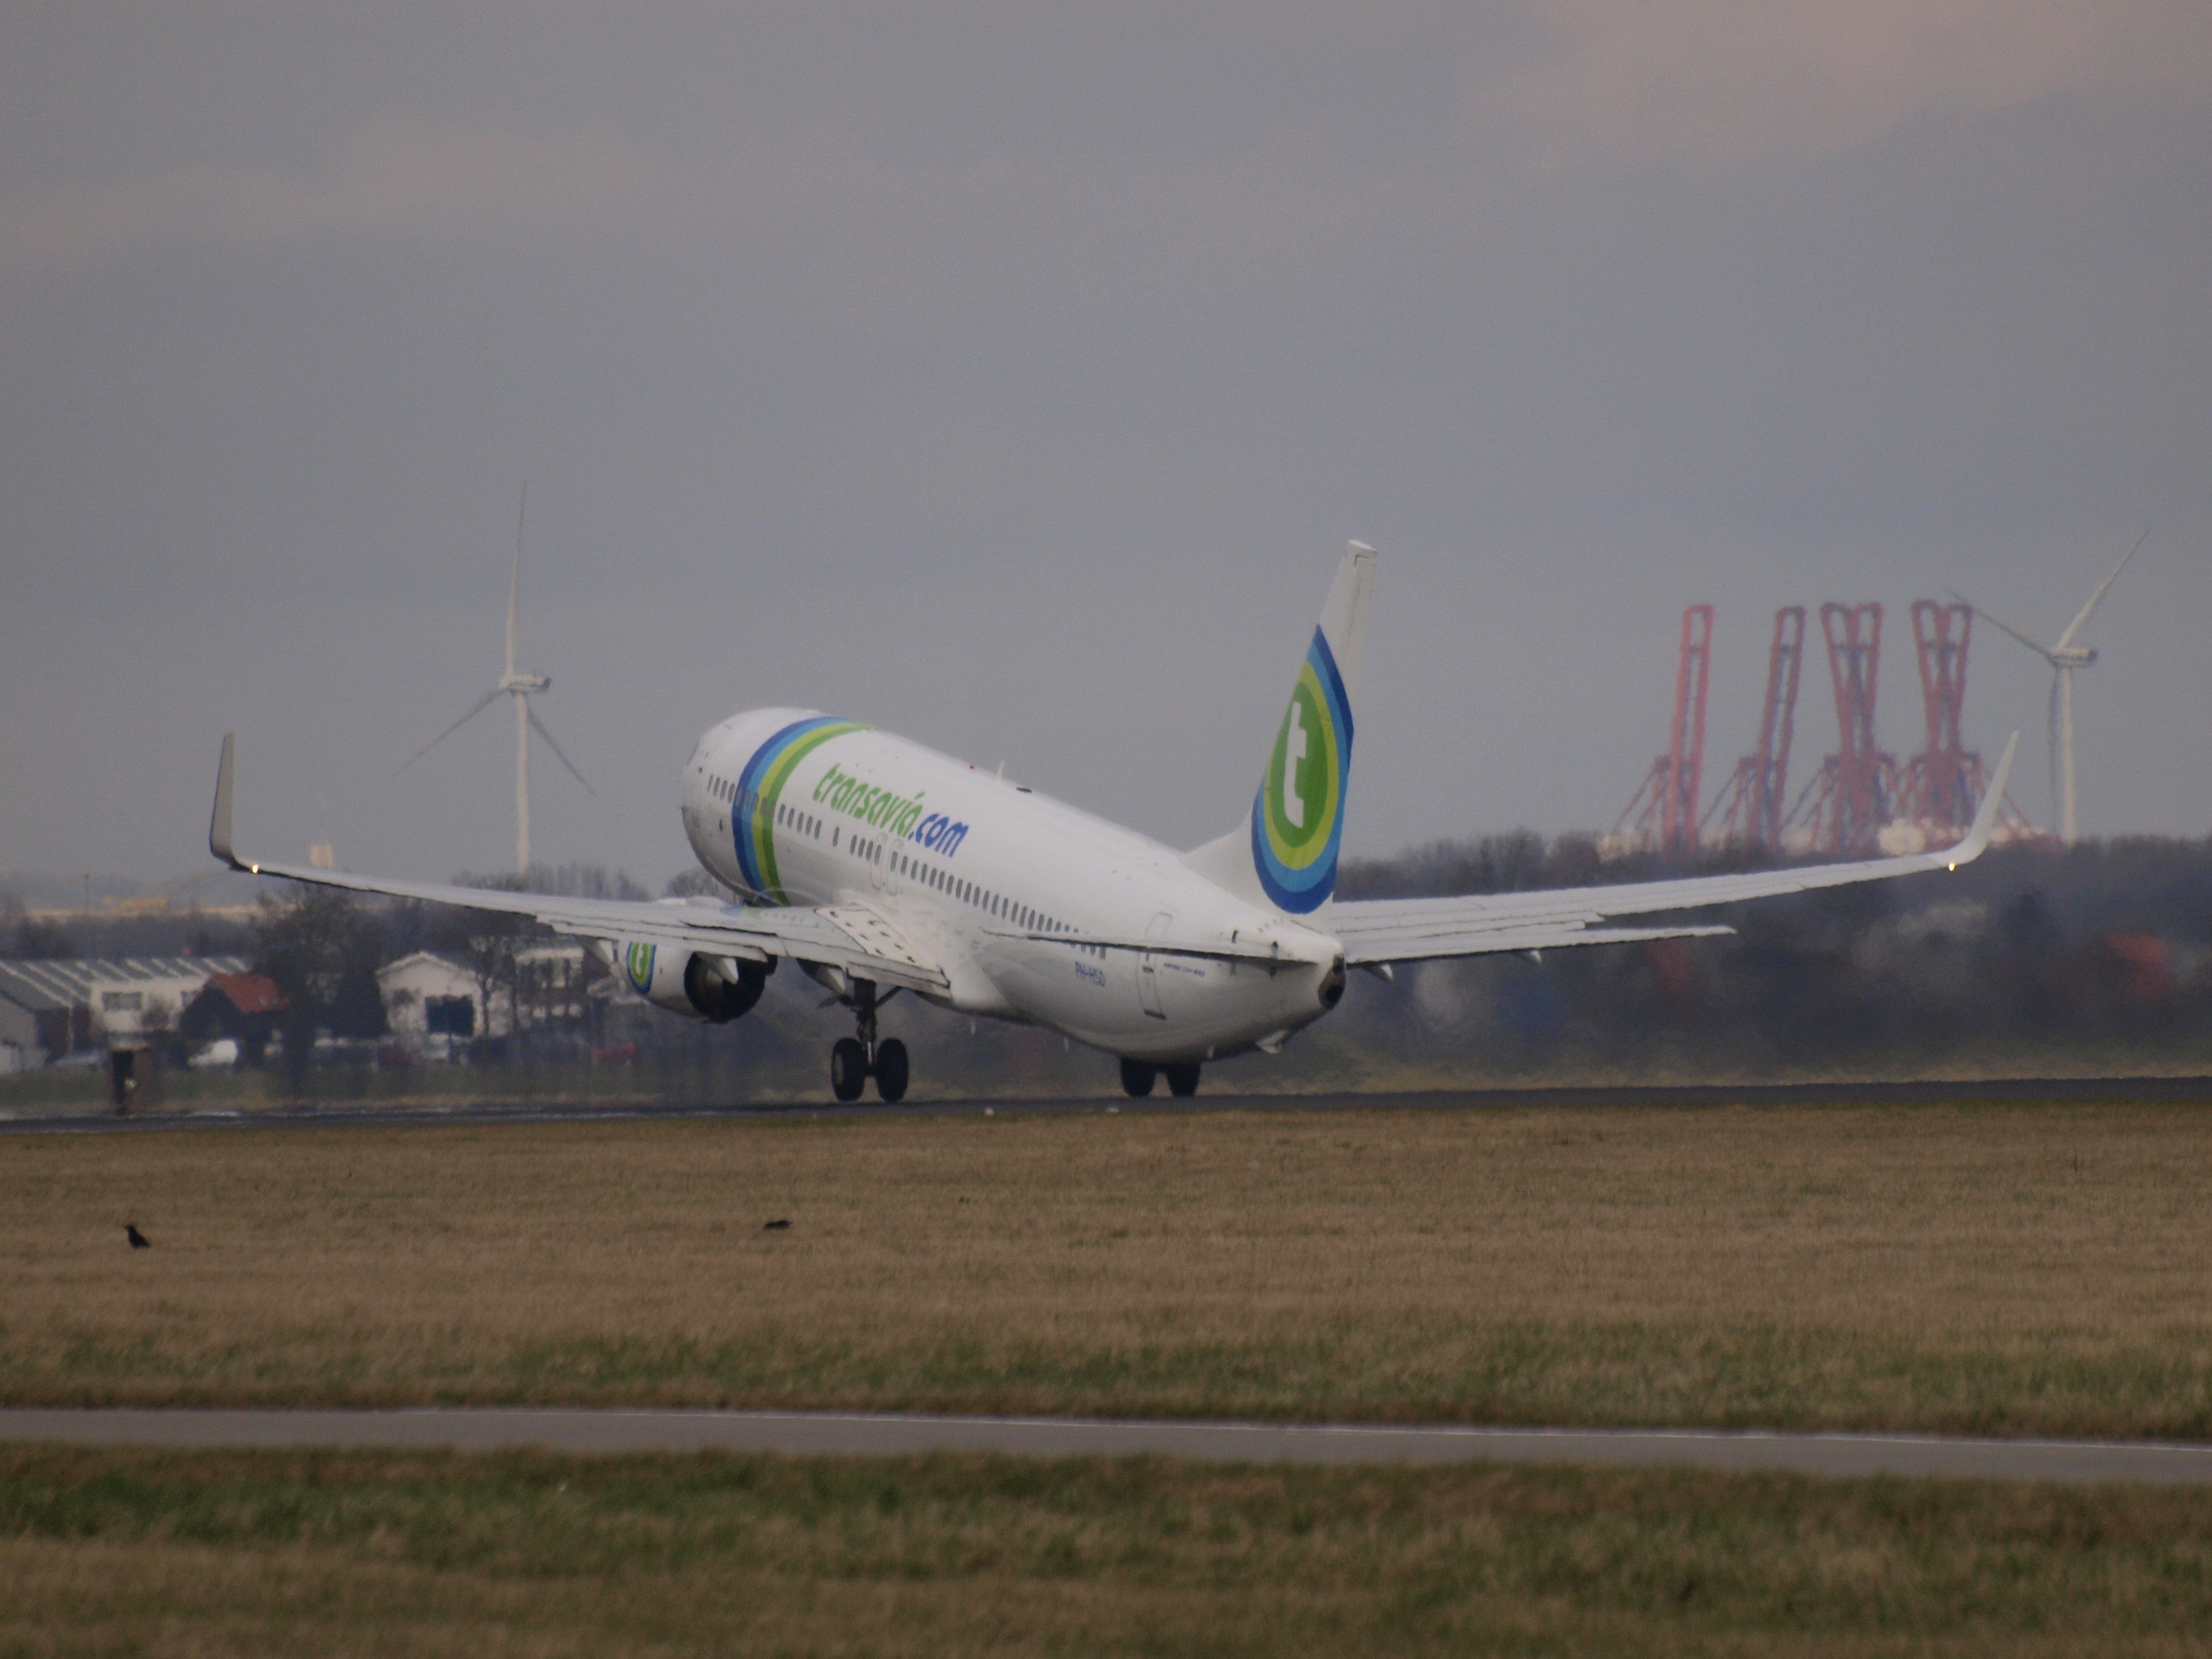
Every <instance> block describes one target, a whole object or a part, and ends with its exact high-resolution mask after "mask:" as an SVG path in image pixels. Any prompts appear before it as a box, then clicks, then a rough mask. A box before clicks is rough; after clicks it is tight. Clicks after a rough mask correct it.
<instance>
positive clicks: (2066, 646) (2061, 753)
mask: <svg viewBox="0 0 2212 1659" xmlns="http://www.w3.org/2000/svg"><path fill="white" fill-rule="evenodd" d="M2149 539H2150V532H2149V531H2148V530H2145V531H2144V532H2143V533H2142V535H2140V536H2138V537H2136V544H2135V545H2134V546H2133V547H2131V548H2130V549H2129V550H2127V551H2126V552H2125V553H2124V554H2122V555H2121V556H2120V562H2118V564H2116V565H2114V566H2113V567H2112V574H2111V575H2109V576H2107V577H2106V578H2105V580H2102V581H2100V582H2099V583H2098V584H2097V591H2096V592H2093V593H2092V594H2091V595H2089V602H2088V604H2087V605H2083V606H2082V607H2081V611H2079V612H2078V613H2077V614H2076V615H2075V618H2074V620H2073V621H2072V622H2070V623H2067V624H2066V631H2065V632H2064V633H2063V634H2061V635H2059V636H2058V637H2057V639H2055V640H2053V641H2051V643H2050V644H2048V645H2045V643H2044V642H2043V641H2040V640H2039V639H2037V638H2036V637H2035V636H2034V635H2032V634H2030V633H2029V632H2028V631H2027V629H2023V628H2015V627H2014V626H2013V625H2012V624H2011V623H2008V622H2007V621H2006V620H2005V619H2004V618H2003V617H2000V616H1998V615H1997V614H1996V612H1995V611H1991V610H1990V609H1989V608H1988V607H1987V606H1985V605H1974V606H1973V609H1974V611H1975V612H1976V614H1978V616H1980V617H1984V619H1985V620H1987V621H1988V622H1989V623H1991V624H1993V625H1994V626H1996V627H1998V628H2001V629H2003V630H2004V631H2005V632H2006V633H2008V634H2009V635H2012V636H2013V638H2015V639H2016V640H2018V641H2020V642H2021V644H2022V645H2024V646H2026V647H2027V648H2028V649H2029V650H2031V651H2033V652H2034V653H2036V655H2038V656H2039V657H2041V658H2042V659H2044V660H2045V662H2047V663H2049V664H2050V665H2051V714H2050V728H2051V805H2052V807H2053V808H2054V809H2055V811H2057V817H2058V839H2059V841H2060V842H2062V843H2063V845H2065V846H2068V847H2071V846H2072V845H2073V844H2074V842H2075V833H2076V829H2077V827H2078V826H2077V823H2076V820H2075V812H2074V671H2075V669H2077V668H2087V666H2088V665H2090V664H2091V663H2093V662H2094V661H2096V660H2097V650H2096V647H2094V646H2081V645H2076V644H2075V639H2076V638H2077V637H2078V636H2079V635H2080V634H2081V630H2082V629H2083V628H2084V627H2086V626H2087V624H2088V621H2089V618H2090V617H2091V615H2092V614H2093V612H2094V611H2096V609H2097V606H2098V605H2099V604H2100V602H2101V601H2102V600H2103V599H2104V597H2105V594H2106V590H2108V589H2109V588H2110V587H2111V586H2112V584H2113V583H2114V582H2116V581H2118V580H2119V579H2120V572H2122V571H2123V570H2125V569H2126V568H2128V561H2129V560H2130V559H2132V558H2134V557H2135V556H2136V554H2137V553H2138V552H2140V551H2141V550H2142V544H2144V543H2145V542H2147V541H2148V540H2149ZM1951 597H1952V598H1953V599H1957V600H1958V601H1959V602H1960V604H1962V605H1972V600H1970V599H1967V598H1966V595H1965V594H1963V593H1960V592H1958V591H1957V590H1956V589H1955V588H1954V589H1953V590H1952V592H1951Z"/></svg>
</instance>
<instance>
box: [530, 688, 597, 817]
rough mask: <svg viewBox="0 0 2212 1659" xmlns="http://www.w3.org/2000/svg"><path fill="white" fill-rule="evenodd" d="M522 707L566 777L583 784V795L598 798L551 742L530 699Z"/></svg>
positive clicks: (549, 735) (568, 760)
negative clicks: (565, 770) (528, 713)
mask: <svg viewBox="0 0 2212 1659" xmlns="http://www.w3.org/2000/svg"><path fill="white" fill-rule="evenodd" d="M522 706H523V707H524V708H526V709H529V710H530V729H531V730H532V731H533V732H536V733H538V736H539V737H541V738H544V739H545V746H546V747H547V748H548V749H550V750H552V751H553V753H554V755H555V757H556V758H557V759H558V760H559V761H560V763H561V764H562V765H563V766H565V767H567V768H568V775H569V776H570V777H572V778H574V779H575V781H577V782H579V783H581V784H583V785H584V793H586V794H587V795H589V796H591V797H592V799H595V800H596V799H598V798H599V791H598V790H596V789H594V788H592V786H591V785H590V784H589V783H588V782H586V781H585V778H584V775H583V774H582V773H581V772H579V771H578V770H577V769H576V763H575V762H574V761H572V760H570V759H569V758H568V757H567V756H566V755H563V754H562V752H561V745H560V744H557V743H556V742H554V741H553V734H552V733H551V732H548V731H547V730H546V729H545V722H544V720H539V719H538V711H537V710H536V709H535V708H530V699H529V698H527V697H525V698H524V699H523V700H522Z"/></svg>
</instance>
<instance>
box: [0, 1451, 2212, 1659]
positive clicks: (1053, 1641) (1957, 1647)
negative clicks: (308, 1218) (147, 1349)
mask: <svg viewBox="0 0 2212 1659" xmlns="http://www.w3.org/2000/svg"><path fill="white" fill-rule="evenodd" d="M0 1585H4V1586H5V1587H6V1592H7V1593H6V1596H5V1599H4V1604H0V1655H6V1656H9V1659H15V1656H24V1659H28V1656H34V1655H35V1656H63V1655H94V1654H98V1655H106V1654H116V1653H154V1654H177V1655H187V1654H203V1653H222V1654H225V1655H253V1654H264V1653H288V1654H289V1653H314V1654H317V1655H351V1654H386V1653H391V1654H399V1653H404V1654H409V1655H438V1654H454V1655H466V1656H469V1659H481V1656H487V1655H510V1654H513V1655H532V1656H562V1655H592V1656H610V1655H626V1654H654V1655H683V1654H693V1653H707V1652H739V1651H741V1652H746V1653H782V1654H812V1653H825V1654H826V1653H836V1654H880V1655H886V1656H891V1655H931V1656H934V1655H939V1654H949V1653H974V1652H981V1651H986V1650H988V1651H991V1652H996V1653H1015V1654H1039V1655H1046V1654H1073V1653H1082V1654H1142V1655H1147V1656H1176V1655H1185V1654H1188V1655H1198V1654H1206V1655H1240V1654H1249V1655H1255V1656H1260V1655H1266V1656H1277V1655H1284V1656H1296V1655H1304V1654H1311V1655H1332V1656H1334V1655H1340V1654H1344V1653H1362V1654H1372V1655H1389V1654H1400V1653H1436V1652H1453V1653H1468V1654H1516V1655H1522V1654H1583V1653H1589V1654H1600V1653H1601V1654H1605V1655H1608V1656H1627V1655H1640V1654H1654V1655H1658V1654H1669V1655H1671V1654H1742V1655H1751V1654H1759V1655H1774V1654H1780V1655H1820V1656H1838V1659H1840V1656H1846V1655H1849V1656H1860V1655H1869V1656H1870V1655H1905V1654H1911V1655H1915V1656H1921V1655H1931V1654H1934V1655H1942V1654H1961V1653H1980V1652H2001V1653H2004V1654H2007V1655H2009V1656H2030V1659H2033V1656H2045V1655H2048V1656H2056V1655H2061V1654H2066V1655H2071V1654H2080V1653H2092V1652H2093V1653H2098V1654H2123V1653H2126V1654H2135V1653H2141V1654H2154V1655H2182V1654H2201V1653H2203V1652H2205V1651H2207V1650H2208V1647H2212V1638H2208V1637H2207V1636H2206V1634H2205V1632H2207V1631H2208V1630H2212V1493H2198V1492H2174V1491H2163V1490H2153V1491H2142V1490H2130V1491H2121V1490H2117V1489H2111V1488H2106V1489H2097V1488H2072V1489H2057V1488H2041V1487H2026V1486H1978V1485H1972V1484H1968V1483H1942V1484H1936V1483H1921V1484H1907V1483H1899V1482H1891V1481H1853V1482H1820V1481H1807V1480H1790V1479H1785V1478H1765V1477H1760V1478H1750V1477H1723V1476H1712V1475H1700V1474H1674V1473H1634V1474H1629V1473H1606V1474H1589V1473H1579V1472H1576V1471H1571V1470H1534V1469H1510V1470H1497V1469H1474V1468H1460V1469H1426V1470H1368V1471H1358V1470H1344V1469H1331V1470H1324V1469H1307V1470H1297V1469H1291V1470H1279V1469H1250V1468H1242V1469H1240V1468H1201V1467H1193V1466H1177V1465H1174V1464H1168V1463H1157V1462H1139V1461H1133V1462H1104V1463H1100V1462H1060V1463H1043V1462H1016V1461H1011V1460H994V1459H982V1458H952V1457H944V1458H930V1459H921V1460H910V1461H888V1462H884V1461H862V1460H838V1461H830V1462H809V1461H783V1460H776V1459H766V1458H732V1457H721V1456H700V1457H690V1458H607V1459H588V1458H586V1459H560V1458H554V1457H547V1456H524V1455H517V1456H501V1457H492V1458H465V1457H452V1456H420V1455H403V1454H360V1453H348V1454H322V1455H313V1454H294V1453H226V1454H219V1455H218V1454H162V1453H151V1452H135V1451H134V1452H116V1451H109V1452H81V1451H67V1452H64V1451H26V1450H21V1449H0Z"/></svg>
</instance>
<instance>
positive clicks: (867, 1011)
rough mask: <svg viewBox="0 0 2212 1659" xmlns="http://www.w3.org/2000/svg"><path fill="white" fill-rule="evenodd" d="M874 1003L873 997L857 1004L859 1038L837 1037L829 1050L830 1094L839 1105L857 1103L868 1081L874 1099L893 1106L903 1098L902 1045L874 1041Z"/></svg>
mask: <svg viewBox="0 0 2212 1659" xmlns="http://www.w3.org/2000/svg"><path fill="white" fill-rule="evenodd" d="M863 983H865V981H863ZM855 988H856V989H857V988H858V987H855ZM876 1003H877V999H876V997H875V996H874V995H873V994H870V995H868V996H866V998H865V999H859V1000H857V1009H856V1012H857V1013H858V1016H859V1024H860V1035H859V1036H848V1037H839V1038H838V1039H837V1041H836V1043H835V1044H834V1045H833V1046H832V1047H831V1048H830V1050H829V1092H830V1093H832V1094H834V1095H836V1097H837V1098H838V1099H839V1100H841V1101H845V1102H848V1103H850V1102H852V1101H855V1100H858V1099H859V1098H860V1093H861V1091H863V1090H864V1089H866V1087H867V1086H868V1079H870V1078H873V1079H875V1080H876V1094H877V1096H878V1098H879V1099H881V1100H882V1101H883V1103H884V1105H886V1106H890V1105H896V1103H898V1102H899V1101H901V1100H902V1099H903V1098H905V1096H906V1079H907V1059H906V1044H904V1043H903V1042H900V1041H899V1040H898V1039H897V1038H896V1037H885V1038H884V1040H883V1041H882V1042H877V1041H876Z"/></svg>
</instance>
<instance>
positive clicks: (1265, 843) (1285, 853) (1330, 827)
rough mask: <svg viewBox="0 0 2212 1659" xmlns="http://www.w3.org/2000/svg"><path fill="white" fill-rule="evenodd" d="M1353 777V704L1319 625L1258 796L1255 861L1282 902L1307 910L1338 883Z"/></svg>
mask: <svg viewBox="0 0 2212 1659" xmlns="http://www.w3.org/2000/svg"><path fill="white" fill-rule="evenodd" d="M1351 778H1352V704H1351V702H1350V700H1349V699H1347V698H1346V696H1345V695H1344V681H1343V679H1342V678H1340V676H1339V675H1338V673H1337V671H1336V659H1335V657H1334V655H1333V654H1331V653H1330V651H1329V648H1328V639H1327V638H1326V637H1325V636H1324V635H1322V631H1321V629H1318V628H1316V629H1314V636H1313V644H1312V645H1311V646H1310V647H1308V648H1307V650H1306V659H1305V661H1304V664H1303V665H1301V666H1300V667H1299V669H1298V680H1297V684H1296V685H1294V686H1292V687H1291V706H1290V707H1289V708H1287V709H1285V711H1284V713H1283V726H1282V730H1281V731H1280V732H1277V733H1276V736H1275V750H1274V753H1273V755H1272V756H1270V757H1269V758H1268V761H1267V776H1266V777H1265V778H1264V779H1262V780H1261V784H1260V793H1259V795H1258V797H1257V798H1256V799H1255V800H1254V801H1253V803H1252V864H1253V867H1254V868H1255V869H1256V870H1257V871H1258V872H1259V874H1260V885H1261V888H1262V889H1263V890H1265V891H1266V893H1267V896H1268V898H1269V899H1270V900H1272V901H1273V902H1274V904H1275V905H1276V906H1277V907H1278V908H1281V909H1285V910H1288V911H1291V913H1292V914H1294V915H1304V914H1305V913H1307V912H1308V911H1311V910H1318V909H1319V908H1321V907H1322V905H1324V904H1326V903H1327V902H1328V896H1329V895H1330V894H1331V893H1333V892H1334V891H1335V890H1336V854H1337V847H1338V845H1339V843H1340V842H1341V841H1342V840H1343V837H1344V796H1345V790H1346V786H1347V785H1348V784H1349V783H1350V781H1351Z"/></svg>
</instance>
